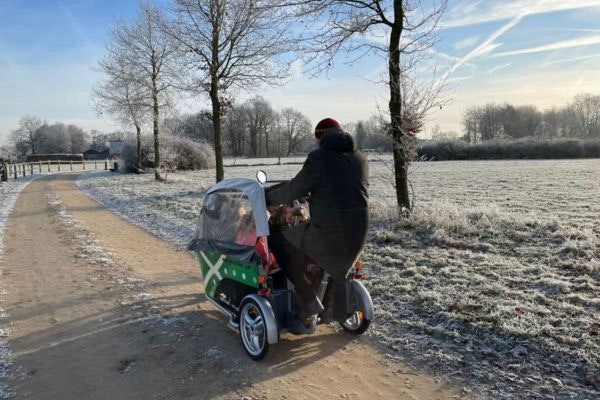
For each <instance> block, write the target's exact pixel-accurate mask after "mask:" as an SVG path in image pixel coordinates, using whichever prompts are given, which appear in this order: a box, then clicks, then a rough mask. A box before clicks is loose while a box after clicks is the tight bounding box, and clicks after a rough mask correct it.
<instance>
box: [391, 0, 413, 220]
mask: <svg viewBox="0 0 600 400" xmlns="http://www.w3.org/2000/svg"><path fill="white" fill-rule="evenodd" d="M402 2H403V0H394V16H395V20H394V24H393V27H392V32H391V34H390V45H389V64H388V68H389V75H390V83H389V85H390V103H389V107H390V119H391V124H392V126H391V135H392V140H393V146H394V174H395V182H396V200H397V202H398V212H399V216H402V212H403V209H406V210H410V208H411V204H410V198H409V194H408V163H409V161H410V160H408V159H407V156H406V149H405V147H406V143H405V140H406V139H407V138H406V136H405V134H404V127H403V123H404V121H403V118H402V90H401V85H400V79H401V77H400V38H401V36H402V31H403V29H404V6H403V4H402Z"/></svg>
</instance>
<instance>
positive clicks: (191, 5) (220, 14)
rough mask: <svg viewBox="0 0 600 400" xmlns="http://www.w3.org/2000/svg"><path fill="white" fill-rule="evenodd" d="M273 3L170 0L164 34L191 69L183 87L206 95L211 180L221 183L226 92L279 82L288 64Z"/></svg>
mask: <svg viewBox="0 0 600 400" xmlns="http://www.w3.org/2000/svg"><path fill="white" fill-rule="evenodd" d="M279 3H280V1H274V0H173V1H172V7H171V8H172V11H173V14H174V19H173V21H170V22H169V23H165V24H164V29H165V31H166V32H167V33H168V34H169V35H170V36H171V37H173V38H174V39H176V40H177V41H178V42H179V44H180V45H181V46H182V47H183V49H184V55H185V58H184V61H185V62H186V64H187V66H188V68H189V70H190V71H196V72H197V74H196V76H194V79H193V80H192V81H191V82H189V84H188V88H189V89H190V90H193V91H195V92H202V93H205V94H208V95H209V97H210V100H211V103H212V112H211V118H212V121H213V129H214V136H215V141H214V142H215V158H216V175H217V176H216V179H217V181H220V180H222V179H223V146H222V140H221V119H222V117H223V114H224V103H226V102H227V95H228V93H229V91H231V90H233V89H240V88H250V87H254V86H256V85H260V84H269V85H275V84H279V83H280V82H282V80H283V79H284V78H285V77H286V73H287V70H288V68H289V64H290V63H289V60H287V61H285V60H283V58H282V55H283V54H284V53H286V52H288V51H289V49H290V42H289V41H288V40H287V29H288V25H286V24H285V23H282V18H283V17H284V16H283V9H282V8H280V7H274V6H275V5H277V4H279Z"/></svg>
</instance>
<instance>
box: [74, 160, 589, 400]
mask: <svg viewBox="0 0 600 400" xmlns="http://www.w3.org/2000/svg"><path fill="white" fill-rule="evenodd" d="M388 160H389V159H388ZM230 161H231V160H230ZM282 161H285V160H282ZM293 161H297V160H293ZM371 161H372V162H371V187H370V197H371V215H372V217H373V223H372V228H371V232H370V237H369V241H368V245H367V248H366V251H365V254H364V257H363V259H364V262H365V270H366V274H367V279H366V282H365V283H366V284H367V285H368V287H369V289H370V291H371V295H372V297H373V300H374V302H375V305H376V310H377V314H376V321H375V322H374V324H373V328H372V329H371V330H370V331H369V335H370V336H371V338H373V339H374V340H376V341H379V342H381V343H382V344H384V345H385V346H386V347H387V348H388V349H389V352H390V357H393V358H398V359H402V360H403V361H404V362H408V363H414V364H415V365H416V366H419V367H423V368H426V369H432V370H436V371H441V372H443V373H446V374H448V375H451V376H452V377H453V378H455V379H456V380H458V381H460V382H462V383H463V385H464V387H465V391H466V392H472V393H481V394H483V395H486V396H488V397H490V398H494V399H514V398H523V399H526V398H527V399H530V398H558V399H595V398H599V397H600V336H599V335H600V313H599V312H600V298H599V296H598V293H599V292H600V225H599V223H598V221H599V219H598V216H599V215H600V201H598V198H600V179H599V178H598V175H597V174H598V171H600V160H564V161H556V160H553V161H480V162H477V161H475V162H437V163H415V164H414V165H413V168H412V173H411V176H410V179H411V182H412V184H413V186H414V188H415V193H416V195H415V210H414V212H413V214H412V215H411V217H410V218H409V219H405V220H402V221H400V222H398V221H394V220H393V219H392V217H393V215H394V214H395V212H394V210H393V204H394V190H393V187H392V186H391V182H393V179H392V175H391V172H390V168H389V166H388V164H387V162H386V159H379V158H378V157H373V158H372V159H371ZM227 164H232V162H227ZM236 164H238V165H239V164H244V166H237V167H228V168H226V170H225V175H226V178H227V177H239V176H243V177H250V178H253V177H254V175H255V172H256V169H258V168H262V169H264V170H266V171H267V173H268V174H269V177H270V178H272V179H278V178H279V179H284V178H290V177H292V176H293V175H294V174H295V173H296V172H297V171H298V170H299V169H300V165H282V166H277V165H269V166H264V167H263V166H261V167H253V166H248V165H249V164H253V163H251V162H246V160H236ZM78 183H79V185H80V187H82V188H83V189H84V190H86V191H88V192H90V193H91V194H92V195H93V196H94V197H95V198H96V199H97V200H98V201H100V202H101V203H103V204H104V205H106V206H107V207H110V208H112V209H114V210H116V211H117V212H118V213H120V214H121V215H123V216H124V217H125V218H127V219H129V220H130V221H132V222H133V223H136V224H138V225H140V226H142V227H143V228H144V229H147V230H149V231H151V232H153V233H154V234H156V235H157V236H159V237H162V238H164V239H165V240H168V241H170V242H171V243H173V244H175V245H176V246H178V247H180V248H183V247H184V246H185V244H186V243H187V241H188V240H189V239H190V237H191V235H192V232H193V230H194V228H195V222H196V218H197V215H198V210H199V207H200V203H201V200H202V196H203V193H204V192H205V191H206V189H208V187H210V185H212V184H213V183H214V171H213V170H209V171H198V172H186V173H176V174H169V175H168V182H167V183H165V184H158V183H155V182H154V181H153V175H152V174H146V175H139V176H138V175H124V174H111V173H105V172H102V173H93V174H89V175H85V176H83V177H81V178H80V180H79V181H78Z"/></svg>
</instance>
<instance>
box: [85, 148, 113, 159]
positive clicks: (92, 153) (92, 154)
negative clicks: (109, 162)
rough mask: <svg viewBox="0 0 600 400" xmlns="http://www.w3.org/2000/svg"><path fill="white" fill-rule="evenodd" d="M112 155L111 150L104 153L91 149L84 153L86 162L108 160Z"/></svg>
mask: <svg viewBox="0 0 600 400" xmlns="http://www.w3.org/2000/svg"><path fill="white" fill-rule="evenodd" d="M109 155H110V149H106V150H104V151H98V150H94V149H89V150H88V151H84V152H83V159H84V160H106V159H108V157H109Z"/></svg>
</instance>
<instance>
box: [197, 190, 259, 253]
mask: <svg viewBox="0 0 600 400" xmlns="http://www.w3.org/2000/svg"><path fill="white" fill-rule="evenodd" d="M198 239H200V240H203V239H204V240H218V241H221V242H229V243H236V244H240V245H244V246H254V245H255V244H256V225H255V221H254V217H253V215H252V208H251V206H250V201H249V200H248V197H246V195H244V194H243V193H242V192H241V191H238V190H235V189H228V190H221V191H218V192H214V193H211V194H209V195H207V196H206V198H205V199H204V205H203V207H202V212H201V214H200V218H199V220H198Z"/></svg>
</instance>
